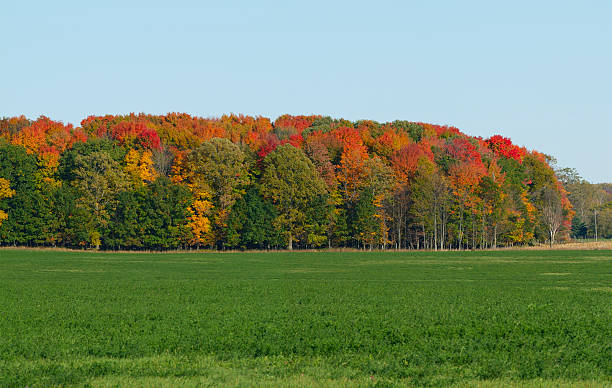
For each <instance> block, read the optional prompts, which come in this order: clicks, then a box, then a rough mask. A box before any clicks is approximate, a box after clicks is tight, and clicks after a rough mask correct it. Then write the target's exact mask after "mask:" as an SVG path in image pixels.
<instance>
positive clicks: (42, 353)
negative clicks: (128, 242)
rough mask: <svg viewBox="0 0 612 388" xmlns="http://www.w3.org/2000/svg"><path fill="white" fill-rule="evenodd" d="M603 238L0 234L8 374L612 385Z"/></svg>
mask: <svg viewBox="0 0 612 388" xmlns="http://www.w3.org/2000/svg"><path fill="white" fill-rule="evenodd" d="M610 322H612V250H601V249H600V250H500V251H475V252H393V251H387V252H376V251H375V252H316V253H315V252H292V253H288V252H268V253H254V254H251V253H227V254H223V255H219V254H215V253H201V252H197V253H166V254H161V255H160V254H147V253H130V254H122V253H104V252H91V251H60V250H42V249H40V250H27V249H3V250H0V333H1V335H0V386H9V387H12V386H14V387H25V386H28V387H37V386H40V387H48V386H90V387H124V386H131V387H134V386H135V387H139V386H140V387H149V386H157V387H166V386H168V387H174V386H185V387H200V386H235V387H243V386H286V387H304V386H332V387H345V386H356V387H361V386H458V387H471V386H478V387H497V386H516V387H522V386H533V387H549V386H557V387H574V386H575V387H591V386H592V387H600V386H601V387H604V386H607V387H609V386H612V341H611V340H610V339H611V338H612V325H611V324H610Z"/></svg>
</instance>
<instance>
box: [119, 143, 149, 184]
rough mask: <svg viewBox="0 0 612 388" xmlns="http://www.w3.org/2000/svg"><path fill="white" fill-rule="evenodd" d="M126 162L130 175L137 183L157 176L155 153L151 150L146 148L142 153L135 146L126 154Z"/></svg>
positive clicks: (126, 168)
mask: <svg viewBox="0 0 612 388" xmlns="http://www.w3.org/2000/svg"><path fill="white" fill-rule="evenodd" d="M125 164H126V166H125V170H126V172H127V174H128V176H129V177H130V178H131V180H132V181H133V182H134V183H136V184H143V183H144V182H150V181H153V180H155V178H157V172H156V171H155V168H154V163H153V154H152V153H151V151H149V150H144V151H142V153H140V152H138V150H136V149H134V148H132V149H130V150H129V151H128V153H127V155H125Z"/></svg>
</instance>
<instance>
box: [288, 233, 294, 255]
mask: <svg viewBox="0 0 612 388" xmlns="http://www.w3.org/2000/svg"><path fill="white" fill-rule="evenodd" d="M287 249H289V250H290V251H292V250H293V235H292V234H291V233H289V245H288V246H287Z"/></svg>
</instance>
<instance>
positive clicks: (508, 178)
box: [0, 113, 611, 249]
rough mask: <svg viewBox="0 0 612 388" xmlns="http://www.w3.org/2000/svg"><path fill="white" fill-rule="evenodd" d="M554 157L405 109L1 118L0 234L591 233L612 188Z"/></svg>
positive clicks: (12, 239) (68, 240)
mask: <svg viewBox="0 0 612 388" xmlns="http://www.w3.org/2000/svg"><path fill="white" fill-rule="evenodd" d="M549 162H550V159H549V158H548V157H547V156H546V155H544V154H541V153H539V152H537V151H528V150H526V149H525V148H522V147H518V146H516V145H514V144H513V143H512V142H511V141H510V140H509V139H507V138H504V137H502V136H493V137H491V138H489V139H482V138H478V137H470V136H467V135H465V134H463V133H462V132H460V131H459V130H458V129H457V128H454V127H447V126H438V125H432V124H425V123H415V122H407V121H394V122H391V123H384V124H381V123H377V122H373V121H358V122H349V121H346V120H342V119H332V118H330V117H322V116H289V115H285V116H281V117H279V118H278V119H276V121H274V122H271V120H270V119H267V118H264V117H249V116H242V115H226V116H223V117H221V118H214V119H205V118H200V117H192V116H190V115H187V114H179V113H170V114H167V115H163V116H155V115H145V114H139V115H135V114H131V115H125V116H110V115H109V116H91V117H88V118H86V119H84V120H83V121H82V122H81V125H80V126H79V127H76V128H75V127H73V126H72V125H65V124H63V123H61V122H57V121H53V120H51V119H49V118H47V117H40V118H39V119H37V120H36V121H32V120H29V119H27V118H25V117H23V116H21V117H14V118H5V119H2V120H0V224H1V225H0V244H1V245H5V246H6V245H24V246H67V247H87V248H89V247H95V248H103V249H175V248H188V247H194V248H215V249H230V248H232V249H269V248H289V249H293V248H317V247H356V248H366V249H370V248H373V247H374V248H408V249H478V248H491V247H497V246H512V245H524V244H534V243H537V242H550V243H553V242H555V241H559V240H564V239H568V238H570V235H571V233H573V234H574V235H576V236H585V237H586V236H588V235H590V234H592V231H591V229H593V231H594V226H595V223H594V222H593V221H592V220H591V218H593V217H595V216H597V214H599V216H598V217H599V220H601V219H602V217H606V214H607V217H610V212H609V201H610V191H609V186H608V187H607V190H608V191H606V188H605V187H604V188H603V191H604V192H606V193H607V194H606V196H603V197H602V198H601V201H599V202H597V203H595V202H593V203H591V202H589V201H591V200H590V199H589V200H588V201H587V200H584V201H583V202H580V200H579V199H577V198H578V197H579V196H580V195H582V194H578V191H576V192H575V193H574V192H572V193H571V194H570V195H568V192H567V191H566V188H567V187H574V186H576V187H587V185H588V183H586V182H584V181H583V180H581V179H580V178H577V177H575V176H573V177H572V176H570V175H571V174H570V173H571V172H572V171H570V170H563V171H564V172H563V171H562V174H559V176H560V177H561V176H562V177H563V183H565V185H566V186H567V187H566V188H564V186H563V184H562V182H561V180H560V179H558V177H557V175H556V174H555V171H554V170H553V168H552V167H551V165H550V164H549ZM581 185H582V186H581ZM589 190H590V189H589ZM586 191H587V189H585V192H586ZM589 195H590V194H585V195H583V196H582V197H580V198H586V197H589ZM574 197H575V198H574ZM589 198H591V197H589ZM597 198H599V197H597ZM570 199H573V200H574V203H575V204H577V203H579V205H578V206H576V205H575V206H574V207H572V204H571V203H570ZM587 202H588V203H587ZM606 204H608V205H606ZM606 206H608V207H606ZM593 209H597V210H595V213H594V212H593V211H594V210H593ZM606 209H608V210H606ZM597 212H599V213H597ZM575 214H576V218H577V220H579V222H578V223H574V226H572V218H573V217H574V215H575ZM590 223H592V224H593V227H591V226H590V225H591V224H590ZM603 224H604V223H601V222H600V223H599V224H598V225H603ZM608 225H609V224H608ZM598 233H599V236H600V237H602V236H605V235H606V233H607V235H610V233H611V231H610V228H609V227H608V229H607V230H604V229H602V227H601V226H599V229H598Z"/></svg>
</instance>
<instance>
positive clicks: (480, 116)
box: [0, 0, 612, 182]
mask: <svg viewBox="0 0 612 388" xmlns="http://www.w3.org/2000/svg"><path fill="white" fill-rule="evenodd" d="M93 3H94V2H89V1H74V2H67V1H65V2H61V1H12V2H6V4H3V5H2V7H1V8H2V11H1V13H2V17H1V19H2V22H1V23H0V34H1V36H2V38H0V42H2V44H1V46H0V81H1V85H2V86H1V89H0V91H1V93H0V116H13V115H18V114H25V115H26V116H28V117H30V118H35V117H38V116H39V115H43V114H44V115H47V116H50V117H52V118H54V119H58V120H62V121H64V122H71V123H75V124H78V123H79V122H80V120H81V119H82V118H84V117H86V116H88V115H90V114H106V113H113V114H114V113H129V112H146V113H155V114H157V113H166V112H170V111H178V112H187V113H191V114H195V115H199V116H205V117H209V116H220V115H222V114H224V113H230V112H234V113H244V114H260V115H263V116H267V117H271V118H272V119H274V118H276V117H277V116H278V115H281V114H283V113H291V114H312V113H315V114H324V115H331V116H334V117H344V118H347V119H350V120H357V119H364V118H365V119H374V120H378V121H391V120H395V119H405V120H411V121H425V122H431V123H437V124H449V125H454V126H457V127H459V128H460V129H462V130H463V131H464V132H466V133H468V134H470V135H479V136H483V137H488V136H490V135H492V134H496V133H500V134H502V135H504V136H508V137H510V138H512V139H513V140H514V141H515V142H516V143H518V144H520V145H525V146H527V147H528V148H530V149H537V150H540V151H542V152H545V153H547V154H551V155H553V156H555V157H556V158H557V159H558V161H559V165H561V166H570V167H575V168H577V169H578V171H579V172H580V173H581V174H582V175H583V176H584V177H585V178H587V179H589V180H590V181H594V182H603V181H608V182H609V181H612V94H611V93H612V27H611V25H612V21H611V16H612V2H610V1H571V2H570V1H568V2H566V1H506V2H503V4H502V2H495V1H478V2H475V1H425V0H421V1H396V2H392V1H380V0H379V1H367V2H360V1H346V2H344V1H337V2H333V1H301V2H297V1H296V2H294V1H288V0H285V1H215V2H206V1H201V2H200V1H193V2H185V1H163V2H157V1H151V0H149V1H142V2H130V1H104V2H95V3H98V5H95V6H92V5H90V4H93Z"/></svg>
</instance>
